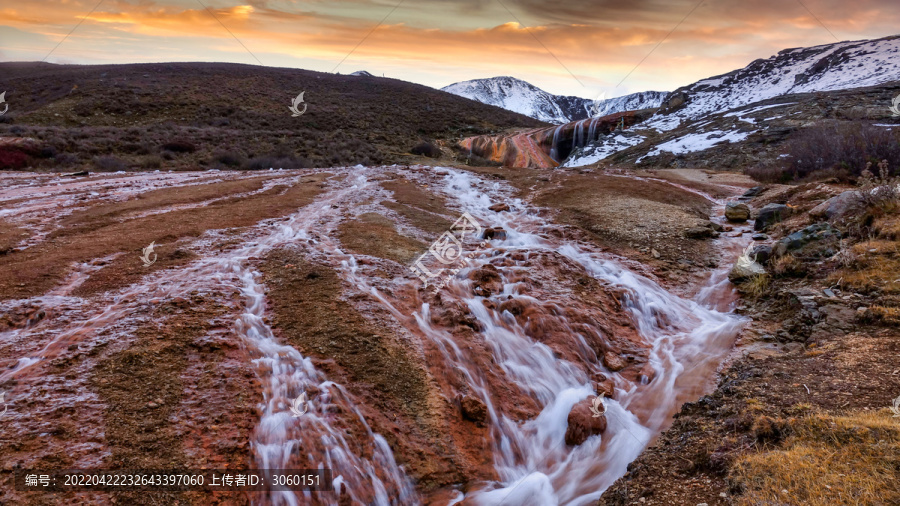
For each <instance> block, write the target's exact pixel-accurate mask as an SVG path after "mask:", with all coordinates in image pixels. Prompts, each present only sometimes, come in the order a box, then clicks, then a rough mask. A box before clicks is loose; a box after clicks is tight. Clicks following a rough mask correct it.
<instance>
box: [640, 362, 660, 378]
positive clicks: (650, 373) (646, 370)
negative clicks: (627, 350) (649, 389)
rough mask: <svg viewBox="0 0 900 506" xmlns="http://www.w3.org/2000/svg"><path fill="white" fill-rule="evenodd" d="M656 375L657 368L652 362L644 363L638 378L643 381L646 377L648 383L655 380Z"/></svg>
mask: <svg viewBox="0 0 900 506" xmlns="http://www.w3.org/2000/svg"><path fill="white" fill-rule="evenodd" d="M655 377H656V370H655V369H653V366H652V365H650V363H649V362H648V363H646V364H644V367H642V368H641V371H640V372H639V373H638V380H640V381H641V382H643V381H644V379H645V378H646V381H647V383H650V382H651V381H653V378H655Z"/></svg>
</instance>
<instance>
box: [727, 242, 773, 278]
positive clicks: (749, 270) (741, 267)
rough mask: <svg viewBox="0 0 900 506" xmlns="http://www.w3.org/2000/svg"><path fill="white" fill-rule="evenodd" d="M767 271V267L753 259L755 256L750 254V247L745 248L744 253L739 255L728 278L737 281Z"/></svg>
mask: <svg viewBox="0 0 900 506" xmlns="http://www.w3.org/2000/svg"><path fill="white" fill-rule="evenodd" d="M765 273H766V268H765V267H763V266H762V265H761V264H760V263H759V262H756V261H754V260H753V256H752V255H751V254H750V248H749V247H748V248H747V249H746V250H744V253H743V254H742V255H741V256H739V257H738V259H737V262H735V263H734V267H732V268H731V272H729V273H728V280H729V281H731V282H732V283H736V282H738V281H743V280H745V279H749V278H752V277H754V276H758V275H761V274H765Z"/></svg>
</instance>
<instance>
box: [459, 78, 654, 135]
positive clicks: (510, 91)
mask: <svg viewBox="0 0 900 506" xmlns="http://www.w3.org/2000/svg"><path fill="white" fill-rule="evenodd" d="M441 89H442V90H443V91H446V92H448V93H453V94H454V95H459V96H461V97H465V98H468V99H471V100H476V101H478V102H481V103H484V104H490V105H495V106H497V107H502V108H504V109H507V110H510V111H513V112H517V113H519V114H524V115H525V116H531V117H532V118H535V119H539V120H541V121H546V122H548V123H557V124H561V123H568V122H570V121H577V120H580V119H586V118H589V117H591V116H606V115H608V114H613V113H617V112H622V111H635V110H639V109H648V108H652V107H659V105H660V104H661V103H662V102H663V100H664V99H665V97H666V95H667V94H668V92H665V91H642V92H639V93H631V94H630V95H623V96H621V97H617V98H609V99H606V100H600V101H598V102H597V114H594V113H593V112H592V106H593V105H594V102H593V101H592V100H590V99H587V98H580V97H573V96H566V95H554V94H552V93H547V92H546V91H544V90H542V89H540V88H538V87H537V86H535V85H533V84H531V83H529V82H526V81H523V80H521V79H516V78H514V77H508V76H503V77H492V78H490V79H474V80H471V81H463V82H459V83H454V84H451V85H450V86H445V87H443V88H441Z"/></svg>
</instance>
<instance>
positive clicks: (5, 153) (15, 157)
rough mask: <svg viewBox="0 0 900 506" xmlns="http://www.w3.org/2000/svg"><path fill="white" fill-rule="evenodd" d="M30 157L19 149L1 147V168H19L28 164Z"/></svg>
mask: <svg viewBox="0 0 900 506" xmlns="http://www.w3.org/2000/svg"><path fill="white" fill-rule="evenodd" d="M29 161H30V157H29V156H28V155H27V154H25V153H23V152H22V151H20V150H18V149H11V148H0V170H18V169H22V168H24V167H25V166H26V165H28V163H29Z"/></svg>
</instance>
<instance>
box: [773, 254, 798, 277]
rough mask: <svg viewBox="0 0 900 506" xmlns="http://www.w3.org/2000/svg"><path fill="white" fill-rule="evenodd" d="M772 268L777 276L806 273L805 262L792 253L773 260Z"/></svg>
mask: <svg viewBox="0 0 900 506" xmlns="http://www.w3.org/2000/svg"><path fill="white" fill-rule="evenodd" d="M771 270H772V273H773V274H774V275H775V276H802V275H803V274H805V273H806V268H805V266H804V265H803V262H802V261H800V260H799V259H798V258H797V257H795V256H794V255H791V254H787V255H784V256H780V257H778V258H776V259H775V260H773V261H772V267H771Z"/></svg>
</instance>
